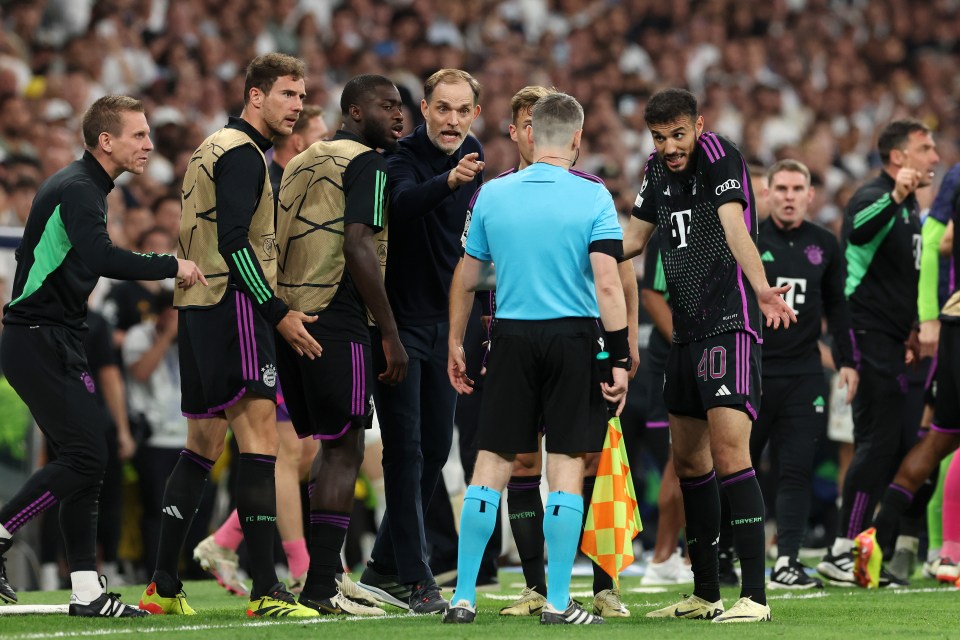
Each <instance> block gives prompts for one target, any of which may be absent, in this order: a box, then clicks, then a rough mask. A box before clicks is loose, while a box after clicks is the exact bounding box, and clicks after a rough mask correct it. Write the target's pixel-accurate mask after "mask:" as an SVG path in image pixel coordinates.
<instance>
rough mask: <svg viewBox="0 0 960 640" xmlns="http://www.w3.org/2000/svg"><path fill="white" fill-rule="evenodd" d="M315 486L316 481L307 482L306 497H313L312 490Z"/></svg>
mask: <svg viewBox="0 0 960 640" xmlns="http://www.w3.org/2000/svg"><path fill="white" fill-rule="evenodd" d="M316 488H317V483H316V482H311V483H309V484H307V497H308V498H312V497H313V491H314V489H316Z"/></svg>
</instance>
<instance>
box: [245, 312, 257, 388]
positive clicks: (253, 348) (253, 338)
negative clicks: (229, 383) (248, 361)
mask: <svg viewBox="0 0 960 640" xmlns="http://www.w3.org/2000/svg"><path fill="white" fill-rule="evenodd" d="M243 302H244V306H245V307H246V315H247V331H249V333H250V356H251V357H252V358H253V366H252V367H251V370H250V373H251V376H250V378H249V379H250V380H259V379H260V373H259V371H260V361H259V359H258V356H257V334H256V330H255V329H254V326H255V325H254V323H253V302H251V301H250V298H248V297H247V296H243Z"/></svg>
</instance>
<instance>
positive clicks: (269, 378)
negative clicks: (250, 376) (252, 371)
mask: <svg viewBox="0 0 960 640" xmlns="http://www.w3.org/2000/svg"><path fill="white" fill-rule="evenodd" d="M260 373H261V374H262V379H263V384H265V385H267V386H268V387H270V388H271V389H272V388H273V387H275V386H277V368H276V367H274V366H273V365H272V364H268V365H266V366H264V367H262V368H261V369H260Z"/></svg>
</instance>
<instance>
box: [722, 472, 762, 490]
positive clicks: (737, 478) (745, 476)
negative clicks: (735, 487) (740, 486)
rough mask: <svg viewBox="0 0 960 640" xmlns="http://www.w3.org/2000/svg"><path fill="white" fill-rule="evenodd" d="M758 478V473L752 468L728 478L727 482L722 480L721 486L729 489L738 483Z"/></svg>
mask: <svg viewBox="0 0 960 640" xmlns="http://www.w3.org/2000/svg"><path fill="white" fill-rule="evenodd" d="M756 477H757V472H756V471H754V470H753V467H750V468H749V469H744V470H743V471H739V472H737V473H735V474H734V475H733V476H731V477H729V478H727V479H726V480H721V481H720V486H721V487H729V486H730V485H732V484H736V483H738V482H742V481H744V480H747V479H749V478H756Z"/></svg>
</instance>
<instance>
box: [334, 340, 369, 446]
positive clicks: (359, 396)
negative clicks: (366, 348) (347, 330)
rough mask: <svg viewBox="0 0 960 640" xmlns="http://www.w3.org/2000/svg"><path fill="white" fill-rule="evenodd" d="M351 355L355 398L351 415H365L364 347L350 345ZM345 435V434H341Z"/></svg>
mask: <svg viewBox="0 0 960 640" xmlns="http://www.w3.org/2000/svg"><path fill="white" fill-rule="evenodd" d="M350 355H351V356H352V362H353V396H352V398H353V399H352V407H351V413H352V414H353V415H355V416H362V415H364V414H365V411H364V404H366V403H365V400H366V396H367V364H366V362H364V361H363V345H362V344H358V343H356V342H351V343H350ZM340 435H343V434H340Z"/></svg>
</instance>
